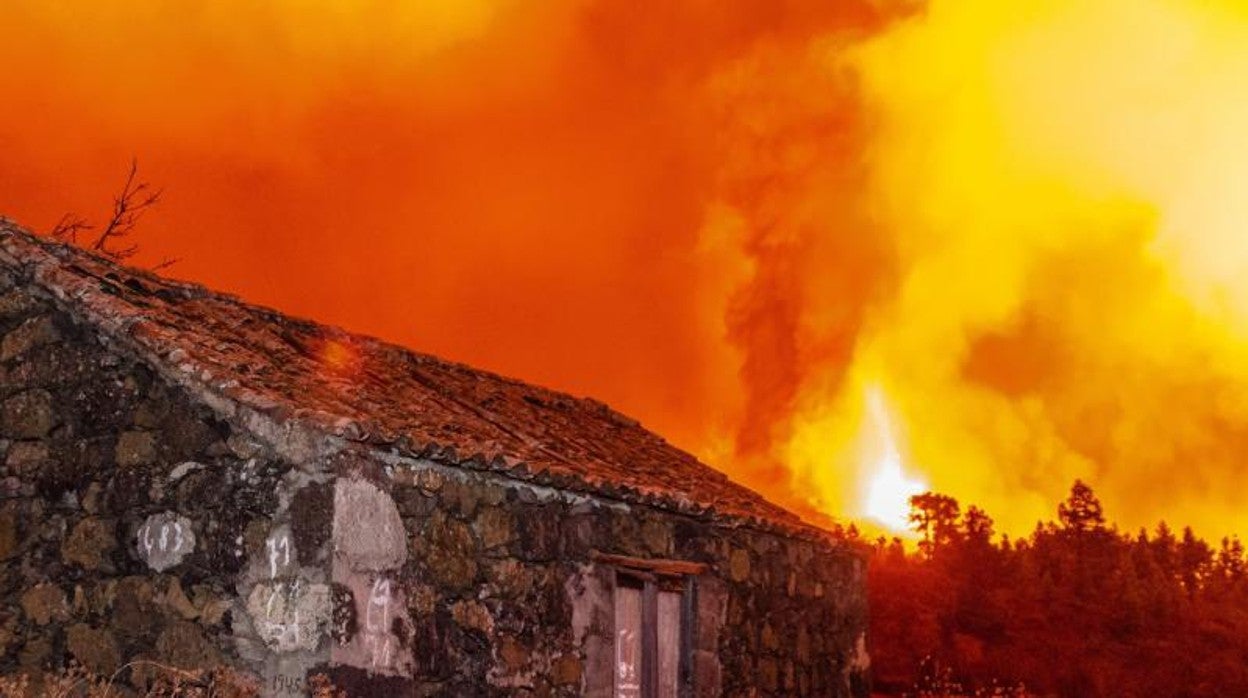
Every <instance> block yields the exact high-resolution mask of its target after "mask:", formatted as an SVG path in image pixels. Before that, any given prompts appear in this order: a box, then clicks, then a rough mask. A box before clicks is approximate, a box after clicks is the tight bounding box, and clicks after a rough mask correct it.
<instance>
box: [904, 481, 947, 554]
mask: <svg viewBox="0 0 1248 698" xmlns="http://www.w3.org/2000/svg"><path fill="white" fill-rule="evenodd" d="M959 509H960V508H959V506H958V501H957V500H956V499H954V498H953V497H950V496H948V495H943V494H937V493H935V492H924V493H923V494H916V495H914V496H913V497H911V498H910V516H909V521H910V525H911V527H912V528H913V529H914V530H915V531H917V532H919V533H922V534H923V542H922V543H920V546H921V547H922V548H923V549H924V551H925V552H927V553H928V554H929V555H931V554H934V553H935V551H936V550H937V549H938V548H942V547H944V546H946V545H948V544H949V543H950V542H952V541H953V540H955V539H956V538H957V537H958V512H959Z"/></svg>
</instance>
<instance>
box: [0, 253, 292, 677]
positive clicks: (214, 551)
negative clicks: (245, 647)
mask: <svg viewBox="0 0 1248 698" xmlns="http://www.w3.org/2000/svg"><path fill="white" fill-rule="evenodd" d="M290 472H291V468H290V466H289V465H288V464H285V463H282V462H280V460H277V459H275V458H273V457H270V456H266V455H265V453H264V452H263V449H261V448H260V447H259V446H258V445H257V444H255V443H253V442H252V441H251V440H249V439H248V438H246V437H245V436H244V435H242V434H241V433H239V432H237V431H235V430H233V429H231V427H230V426H229V425H227V424H224V423H222V422H220V421H217V420H216V419H214V418H213V416H212V415H211V414H210V413H209V412H208V411H207V410H206V409H203V408H200V407H196V406H195V405H194V404H193V402H192V401H191V400H189V399H188V398H187V397H186V396H185V395H184V394H182V393H181V392H180V391H178V390H177V389H174V388H171V387H169V385H168V384H167V383H166V382H164V381H162V380H160V379H159V378H158V377H157V376H156V375H154V374H153V373H152V372H151V371H150V370H148V368H146V367H145V366H143V365H141V364H139V363H138V362H136V361H134V360H130V359H126V358H124V357H123V356H121V355H120V354H118V353H115V352H112V351H109V350H108V349H106V348H105V346H104V345H103V344H102V343H101V341H100V339H99V338H98V337H97V336H96V335H95V334H94V333H93V332H92V330H90V329H89V328H84V327H82V326H79V325H77V324H75V323H74V322H73V321H72V320H71V319H70V318H69V317H68V316H66V315H65V314H63V313H59V312H55V311H54V310H53V308H52V306H51V305H50V304H49V303H48V302H47V301H44V300H39V299H36V298H35V297H32V296H31V295H29V294H28V293H27V292H25V291H24V290H22V289H21V288H15V287H14V285H13V281H12V280H11V279H9V278H6V277H3V276H0V672H3V673H10V672H13V671H18V670H30V671H36V672H37V671H40V670H43V669H49V668H55V667H61V666H64V665H65V663H66V662H67V661H68V660H70V659H71V658H72V659H75V660H77V661H78V662H80V663H82V664H83V665H85V666H86V667H87V668H88V669H91V670H93V671H95V672H98V673H101V674H104V675H110V674H112V673H113V672H114V671H115V670H117V668H118V667H120V666H122V665H123V664H125V663H127V662H131V661H134V660H139V659H158V660H159V661H161V662H163V663H165V664H172V665H175V666H180V667H186V668H199V667H211V666H216V665H219V664H221V663H232V664H237V663H238V657H239V655H238V649H239V647H240V646H241V645H240V641H239V639H238V638H236V637H235V636H236V635H237V633H238V625H239V621H240V617H239V616H240V611H241V608H240V604H239V603H238V594H239V590H238V588H237V586H236V584H237V580H238V579H239V577H240V575H241V574H242V573H243V572H244V570H245V568H246V567H247V565H248V564H249V557H250V556H251V554H250V553H249V551H250V550H256V549H259V548H262V547H263V543H264V538H265V536H267V535H268V533H269V530H268V529H269V526H270V523H269V522H270V520H271V518H272V516H273V515H274V513H275V512H276V511H277V510H278V508H279V504H280V502H279V493H280V492H281V489H282V488H281V483H282V481H283V478H286V477H287V476H288V475H289V473H290ZM135 678H136V679H137V680H138V681H139V682H140V683H142V682H143V681H144V680H145V679H144V671H138V672H136V674H135Z"/></svg>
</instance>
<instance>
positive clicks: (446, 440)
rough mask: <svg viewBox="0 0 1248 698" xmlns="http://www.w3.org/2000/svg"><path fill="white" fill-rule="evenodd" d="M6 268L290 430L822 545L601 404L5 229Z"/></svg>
mask: <svg viewBox="0 0 1248 698" xmlns="http://www.w3.org/2000/svg"><path fill="white" fill-rule="evenodd" d="M0 265H4V266H7V267H10V268H13V269H18V270H19V271H20V273H21V275H22V276H23V278H25V279H28V280H29V282H30V283H31V284H33V285H34V286H35V287H36V288H39V289H42V290H43V291H44V292H45V293H46V294H48V295H49V296H50V297H52V298H53V300H54V301H55V302H56V303H57V304H58V306H59V307H61V308H62V309H63V310H65V311H66V312H68V313H70V314H71V315H73V316H75V317H77V318H78V319H79V320H80V321H82V322H87V323H90V324H91V325H94V326H95V327H96V328H97V329H98V330H99V331H100V332H102V333H104V334H105V335H106V336H107V337H109V339H110V341H112V342H113V343H115V344H117V345H119V346H122V347H127V348H129V349H131V350H132V351H134V352H135V353H136V354H137V355H139V356H141V357H144V358H145V360H147V361H149V362H153V363H157V364H160V365H162V366H163V367H164V368H166V369H168V370H172V371H176V372H179V375H180V378H181V379H182V380H183V382H184V383H185V382H187V381H190V382H191V383H193V384H194V385H195V386H196V388H197V390H199V391H204V392H206V393H208V394H211V395H212V396H214V398H216V399H218V400H220V399H224V400H225V401H228V402H232V403H234V404H240V405H243V406H245V407H247V408H250V409H252V410H255V411H258V412H261V413H264V414H266V415H268V416H269V417H270V418H272V419H275V420H277V421H279V422H287V421H289V420H296V421H297V422H298V423H299V425H300V426H301V427H304V428H310V429H314V430H316V431H317V432H321V433H326V434H330V435H334V436H339V437H342V438H344V439H347V440H349V441H352V442H356V443H362V444H369V445H373V446H376V447H378V448H383V449H385V450H393V451H396V452H398V453H399V454H401V455H405V456H413V457H421V458H427V459H430V460H434V461H439V462H443V463H448V464H453V465H456V466H460V467H468V468H475V469H480V470H491V471H501V472H502V473H504V474H505V475H506V476H508V477H511V478H514V479H518V480H522V481H527V482H533V483H535V484H543V485H549V486H554V487H559V488H562V489H567V490H573V491H580V492H589V493H593V494H597V495H600V496H605V497H608V498H613V499H617V500H621V501H626V502H635V503H643V504H650V505H654V506H659V507H662V508H666V509H671V510H676V511H681V512H685V513H689V514H694V515H705V516H712V517H715V518H716V519H718V520H721V521H724V520H735V521H737V522H741V523H746V524H753V525H763V526H766V527H768V528H772V527H777V526H778V527H781V528H784V529H788V530H790V531H793V530H797V529H801V530H804V531H807V532H810V533H813V532H814V531H813V530H811V529H810V528H808V527H807V526H805V525H804V524H802V523H800V521H799V520H798V518H797V517H796V516H795V515H794V514H792V513H791V512H789V511H787V510H785V509H782V508H780V507H778V506H776V505H774V504H772V503H770V502H768V501H767V500H765V499H764V498H763V497H762V496H760V495H758V494H757V493H755V492H753V491H752V490H749V489H747V488H745V487H742V486H740V485H738V484H736V483H733V482H731V481H730V480H729V479H728V478H727V477H725V476H724V475H723V474H722V473H720V472H718V471H716V470H714V469H712V468H710V467H708V466H706V465H704V464H703V463H701V462H699V461H698V460H697V459H696V458H694V457H693V456H691V455H689V454H688V453H685V452H684V451H681V450H680V449H678V448H676V447H674V446H672V445H670V444H668V443H667V442H665V441H664V440H663V439H662V438H660V437H659V436H657V435H656V434H654V433H652V432H650V431H647V430H646V429H644V428H642V427H641V426H640V425H638V423H637V422H636V421H634V420H632V419H630V418H628V417H626V416H624V415H622V414H620V413H618V412H615V411H614V410H612V409H610V408H609V407H607V406H606V405H604V404H602V403H600V402H597V401H594V400H590V399H585V398H576V397H572V396H570V395H566V394H563V393H558V392H555V391H552V390H547V389H544V388H540V387H536V386H532V385H528V384H526V383H522V382H520V381H516V380H512V379H509V378H504V377H501V376H498V375H495V374H493V373H489V372H486V371H481V370H477V369H474V368H470V367H468V366H464V365H461V364H457V363H452V362H449V361H444V360H442V359H439V358H436V357H433V356H430V355H427V354H420V353H417V352H414V351H411V350H408V349H405V348H403V347H400V346H396V345H394V344H389V343H386V342H383V341H380V340H377V339H373V338H370V337H365V336H360V335H355V334H350V333H348V332H345V331H343V330H340V329H336V328H332V327H326V326H323V325H318V324H316V323H313V322H309V321H307V320H301V319H296V318H291V317H288V316H286V315H283V314H281V313H278V312H276V311H274V310H270V309H267V308H262V307H258V306H255V305H251V304H248V303H245V302H243V301H241V300H239V299H238V298H235V297H232V296H228V295H225V294H221V293H215V292H213V291H211V290H208V289H206V288H204V287H202V286H198V285H195V284H189V283H183V282H177V281H171V280H168V279H164V278H162V277H159V276H157V275H155V274H153V273H150V272H147V271H142V270H137V269H132V268H127V267H123V266H120V265H118V264H115V263H113V262H112V261H109V260H107V259H104V258H102V257H100V256H98V255H95V254H92V253H89V252H86V251H83V250H81V249H78V248H76V247H72V246H68V245H63V244H59V243H55V242H52V241H50V240H47V239H45V238H40V237H36V236H34V235H32V234H30V233H28V232H26V231H24V230H22V229H21V228H19V227H17V226H15V225H14V224H12V223H9V222H7V221H5V220H4V219H0Z"/></svg>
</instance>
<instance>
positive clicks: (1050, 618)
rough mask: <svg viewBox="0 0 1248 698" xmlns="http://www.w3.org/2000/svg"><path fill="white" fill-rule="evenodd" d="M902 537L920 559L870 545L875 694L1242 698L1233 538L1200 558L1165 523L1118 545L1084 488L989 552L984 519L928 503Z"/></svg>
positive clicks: (1243, 591)
mask: <svg viewBox="0 0 1248 698" xmlns="http://www.w3.org/2000/svg"><path fill="white" fill-rule="evenodd" d="M910 521H911V524H912V525H913V527H914V529H915V530H916V531H917V532H918V533H919V534H921V536H922V539H921V541H920V543H919V545H918V548H917V550H907V549H906V548H905V547H904V546H903V544H902V542H901V541H900V540H897V539H893V540H885V539H879V540H877V541H876V542H875V544H874V553H873V556H872V560H871V565H870V577H869V578H870V600H871V614H872V618H871V621H872V622H871V633H872V661H873V665H874V673H875V682H876V690H877V691H879V692H881V693H885V694H889V695H901V694H910V695H917V694H925V695H950V694H967V695H1023V692H1022V691H1020V690H1018V688H1017V687H1020V686H1021V687H1024V688H1025V695H1039V696H1047V695H1056V696H1070V697H1072V698H1076V697H1077V698H1097V697H1100V696H1116V697H1123V698H1129V697H1132V696H1149V697H1153V698H1159V697H1163V696H1175V697H1180V696H1248V580H1245V568H1246V563H1245V557H1244V547H1243V545H1242V543H1241V542H1240V541H1239V539H1238V538H1235V537H1227V538H1223V539H1221V540H1220V541H1218V542H1217V543H1215V544H1210V543H1209V542H1207V541H1205V540H1202V539H1200V538H1198V537H1196V536H1195V535H1194V534H1193V532H1192V530H1191V529H1190V528H1186V529H1184V530H1183V531H1181V532H1178V533H1176V532H1175V531H1173V530H1172V529H1171V528H1170V527H1168V526H1167V525H1166V524H1165V523H1160V524H1158V525H1157V526H1156V527H1155V528H1154V529H1153V530H1151V531H1148V530H1139V531H1136V532H1130V533H1128V532H1123V531H1120V530H1118V528H1117V527H1115V526H1113V525H1112V524H1110V523H1108V522H1107V521H1106V518H1105V514H1104V512H1103V511H1102V506H1101V503H1100V502H1099V500H1098V499H1097V497H1096V495H1095V494H1094V493H1093V491H1092V490H1091V488H1089V487H1088V486H1087V485H1085V484H1084V483H1082V482H1078V481H1076V482H1075V484H1074V486H1073V487H1072V488H1071V492H1070V496H1069V497H1068V498H1067V499H1066V501H1064V502H1061V503H1060V504H1059V505H1058V506H1057V520H1056V521H1049V522H1045V523H1040V524H1038V525H1037V527H1036V529H1035V530H1034V531H1033V532H1032V533H1031V535H1030V536H1028V537H1026V538H1025V539H1016V540H1011V539H1009V538H1008V537H1006V536H997V535H996V534H995V533H994V530H993V521H992V519H991V517H990V516H989V515H988V513H987V512H985V511H983V510H982V509H979V508H978V507H975V506H968V507H967V508H966V509H965V510H963V509H962V507H961V505H960V504H959V503H958V502H957V501H956V500H954V499H952V498H951V497H948V496H945V495H941V494H936V493H927V494H922V495H918V496H916V497H913V498H912V499H911V515H910ZM959 687H960V688H959ZM994 687H995V688H994ZM1002 687H1006V688H1008V689H1009V690H1005V689H1004V688H1002ZM977 691H978V693H977Z"/></svg>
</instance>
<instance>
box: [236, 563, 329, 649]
mask: <svg viewBox="0 0 1248 698" xmlns="http://www.w3.org/2000/svg"><path fill="white" fill-rule="evenodd" d="M331 603H332V602H331V600H330V593H329V587H327V586H326V585H324V584H315V583H311V584H309V583H305V582H304V580H302V579H296V580H294V581H291V582H276V583H262V584H257V585H256V587H255V588H254V589H253V590H252V592H251V595H250V597H249V598H248V600H247V610H248V612H249V613H250V614H251V617H252V620H253V622H254V623H255V627H256V632H257V633H258V634H259V635H260V637H261V639H263V640H264V641H265V643H266V644H268V645H269V647H272V648H273V649H275V650H277V651H278V652H292V651H295V650H299V649H315V648H316V646H317V644H318V642H319V641H320V636H321V635H322V634H323V631H324V629H325V628H327V627H328V625H329V622H330V617H331Z"/></svg>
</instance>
